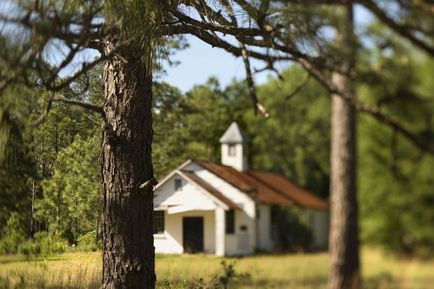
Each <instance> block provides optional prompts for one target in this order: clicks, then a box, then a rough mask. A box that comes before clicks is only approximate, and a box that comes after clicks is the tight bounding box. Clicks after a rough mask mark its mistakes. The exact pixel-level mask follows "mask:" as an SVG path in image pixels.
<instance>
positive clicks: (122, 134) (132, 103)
mask: <svg viewBox="0 0 434 289" xmlns="http://www.w3.org/2000/svg"><path fill="white" fill-rule="evenodd" d="M104 43H105V50H106V53H108V52H110V50H111V49H113V47H115V41H111V40H107V39H106V41H105V42H104ZM128 51H129V50H128V49H124V50H123V52H122V57H114V58H112V59H110V60H108V61H107V62H106V63H105V65H104V72H103V81H104V95H105V104H104V113H105V117H104V125H103V134H104V136H103V144H102V151H103V152H102V156H103V157H102V178H103V194H104V195H103V220H102V230H103V232H102V234H103V288H105V289H120V288H122V289H136V288H147V289H149V288H154V287H155V272H154V240H153V234H152V211H153V191H152V186H150V187H145V188H140V185H141V184H143V183H144V182H146V181H147V180H149V179H151V178H152V177H153V169H152V162H151V142H152V115H151V104H152V87H151V86H152V55H151V54H152V53H151V49H149V51H148V52H147V53H145V55H143V54H142V55H137V53H135V54H133V53H131V54H129V52H128ZM134 55H135V56H134Z"/></svg>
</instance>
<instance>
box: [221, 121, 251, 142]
mask: <svg viewBox="0 0 434 289" xmlns="http://www.w3.org/2000/svg"><path fill="white" fill-rule="evenodd" d="M246 140H247V139H246V137H245V136H244V134H243V133H242V132H241V130H240V128H239V127H238V124H237V123H236V122H235V121H234V122H232V124H231V125H230V126H229V128H228V129H227V130H226V132H225V133H224V134H223V136H222V137H221V138H220V143H244V142H246Z"/></svg>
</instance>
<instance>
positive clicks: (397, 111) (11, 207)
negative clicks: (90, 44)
mask: <svg viewBox="0 0 434 289" xmlns="http://www.w3.org/2000/svg"><path fill="white" fill-rule="evenodd" d="M390 45H391V44H390ZM393 48H394V49H386V50H381V51H377V52H376V53H374V54H372V53H370V54H366V57H364V55H363V54H362V59H361V61H360V62H359V67H358V76H359V77H358V78H359V85H358V88H357V89H358V94H359V96H360V97H362V98H363V99H364V101H366V102H368V103H369V102H372V103H374V104H377V105H379V106H381V107H382V108H383V109H385V110H386V111H388V112H390V113H391V114H392V115H395V116H398V117H399V119H400V120H401V121H402V122H403V123H406V124H408V125H409V126H410V127H411V128H412V129H414V130H415V131H418V129H419V128H425V127H427V125H429V124H432V123H433V114H432V112H433V111H434V110H433V106H434V104H433V102H432V99H433V98H432V93H433V92H434V83H433V82H432V75H434V63H433V62H432V61H430V60H428V59H426V58H424V57H422V56H419V55H414V57H412V58H409V57H408V56H406V55H408V53H405V49H406V48H405V47H403V46H400V45H397V44H395V46H394V47H393ZM373 55H374V56H373ZM99 72H100V71H99V69H96V70H95V71H93V72H92V73H91V74H90V82H89V83H87V82H84V81H77V82H76V83H74V85H73V86H72V90H73V91H70V93H71V97H72V98H74V97H75V98H77V99H80V98H83V99H87V100H88V99H91V100H92V102H94V103H101V101H102V81H101V79H100V73H99ZM280 78H281V79H279V78H277V77H270V78H269V79H268V81H267V82H266V83H265V84H262V85H260V86H259V87H258V94H259V96H260V98H261V99H262V100H263V103H264V105H265V106H266V107H267V108H268V110H269V111H270V113H271V115H272V117H271V118H270V119H268V120H264V119H263V118H261V117H258V116H255V115H254V113H253V110H252V109H251V100H250V98H249V94H248V91H247V87H246V86H245V84H244V83H242V82H238V81H233V82H232V83H231V84H230V85H228V86H227V87H221V86H220V85H219V82H218V80H217V79H214V78H211V79H209V81H208V82H207V83H205V84H202V85H198V86H195V87H194V88H193V89H191V90H190V91H188V92H186V93H182V92H181V91H180V90H179V89H177V88H176V87H172V86H170V85H169V84H167V83H163V82H158V83H155V84H154V143H153V158H154V159H153V161H154V169H155V172H156V176H157V178H161V177H163V176H164V174H166V173H168V172H169V171H170V170H172V169H174V168H175V167H176V166H178V165H179V164H181V163H182V162H184V161H185V160H186V159H189V158H195V159H206V160H211V161H215V162H219V161H220V144H219V141H218V139H219V137H220V136H221V135H222V133H223V132H224V131H225V129H226V128H227V127H228V125H229V124H230V123H231V122H232V121H234V120H235V121H237V122H238V123H239V124H240V126H241V127H242V128H243V130H244V131H245V133H246V135H247V136H248V138H249V159H250V165H251V167H253V168H255V169H263V170H270V171H274V172H278V173H281V174H283V175H285V176H287V177H288V178H289V179H292V180H293V181H294V182H296V183H298V184H299V185H301V186H303V187H305V188H307V189H308V190H310V191H312V192H314V193H315V194H317V195H319V196H321V197H323V198H328V188H329V157H330V156H329V151H330V148H329V146H330V144H329V143H330V99H329V98H328V97H327V95H328V92H327V91H325V90H324V89H323V88H322V87H321V86H320V85H318V84H317V83H316V82H315V81H314V80H313V79H307V78H306V75H305V72H303V71H302V70H301V69H299V68H295V67H290V68H289V69H288V70H286V71H285V72H284V73H283V74H282V75H281V77H280ZM304 82H306V84H305V85H304V86H302V87H301V86H300V83H304ZM84 88H88V90H87V91H86V90H85V89H84ZM82 91H86V92H85V93H84V94H83V93H81V92H82ZM16 93H20V94H22V95H26V94H28V95H31V94H32V93H35V92H34V91H28V90H26V89H22V90H19V91H13V92H10V93H9V94H10V95H6V97H4V98H3V99H1V100H0V101H2V102H4V103H3V105H5V104H7V105H14V106H20V111H22V112H23V111H24V113H25V114H26V115H27V116H28V118H29V119H32V118H33V117H35V116H37V115H39V114H40V113H41V109H39V108H40V107H44V106H43V104H41V103H29V102H26V103H25V104H24V102H23V103H17V102H16V98H14V94H16ZM391 95H393V97H390V96H391ZM430 98H431V100H429V99H430ZM29 99H31V98H30V97H29ZM24 105H25V107H24ZM1 117H3V118H8V117H9V116H8V115H4V114H3V115H1ZM358 118H359V124H358V156H359V164H358V167H359V170H358V186H359V202H360V207H361V233H362V239H363V241H364V242H365V243H371V244H378V245H382V246H383V247H385V248H387V249H391V250H394V251H397V252H400V253H406V254H420V255H429V254H431V253H432V252H434V231H433V230H432V224H434V210H433V209H432V206H433V205H434V191H433V188H434V177H433V173H432V168H433V167H434V158H433V157H432V156H430V155H428V154H425V153H423V152H422V151H420V150H418V149H417V148H415V147H414V146H413V145H412V144H410V143H409V142H408V141H406V140H405V139H404V138H402V137H400V136H399V135H398V134H397V133H396V132H395V131H394V130H393V129H392V128H390V127H386V126H384V125H382V124H379V123H378V122H376V121H375V120H373V119H372V118H370V117H369V116H366V115H362V114H360V115H359V117H358ZM9 122H10V123H12V124H13V125H12V126H11V127H10V129H8V130H7V133H8V134H9V137H8V138H7V145H6V150H5V151H4V152H3V156H2V159H1V162H0V190H1V192H0V198H1V199H0V237H1V239H0V251H1V252H2V253H16V252H22V253H28V254H31V253H35V254H39V253H43V254H49V253H52V252H58V251H62V250H64V249H65V247H66V246H68V245H69V246H78V247H79V248H80V249H83V250H94V249H97V248H98V246H99V243H100V241H99V239H100V234H99V224H100V213H99V212H100V194H101V188H100V182H99V171H100V168H99V161H98V160H99V154H100V151H99V148H100V143H101V136H100V133H99V131H100V129H99V128H100V126H101V120H100V118H99V116H98V115H96V114H93V113H89V112H87V111H84V110H83V109H81V108H78V107H73V106H67V105H63V104H62V103H56V104H53V108H52V111H51V113H50V114H49V115H48V116H47V118H46V120H45V121H44V122H43V123H42V124H40V125H39V126H36V127H34V128H31V127H22V124H20V123H19V122H18V121H16V120H14V119H9ZM5 131H6V130H1V128H0V133H5ZM427 137H431V136H427ZM282 223H283V224H292V223H293V221H292V220H291V216H289V217H288V219H286V220H282ZM289 233H290V232H289V231H288V234H289ZM280 237H281V238H283V239H284V240H287V241H288V242H293V243H294V242H295V243H297V242H301V241H302V240H301V241H300V240H291V239H289V238H286V239H285V236H283V237H282V236H280ZM286 237H288V236H286ZM293 245H294V244H293Z"/></svg>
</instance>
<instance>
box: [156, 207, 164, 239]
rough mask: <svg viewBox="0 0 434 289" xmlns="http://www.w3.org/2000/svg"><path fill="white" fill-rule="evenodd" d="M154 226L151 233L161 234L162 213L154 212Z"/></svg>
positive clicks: (162, 231) (162, 228) (162, 229)
mask: <svg viewBox="0 0 434 289" xmlns="http://www.w3.org/2000/svg"><path fill="white" fill-rule="evenodd" d="M153 218H154V224H153V233H154V234H163V233H164V211H154V216H153Z"/></svg>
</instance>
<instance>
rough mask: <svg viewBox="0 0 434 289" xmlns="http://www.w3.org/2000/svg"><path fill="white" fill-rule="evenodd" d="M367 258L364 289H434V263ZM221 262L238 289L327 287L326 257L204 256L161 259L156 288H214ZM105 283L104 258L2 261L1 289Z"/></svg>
mask: <svg viewBox="0 0 434 289" xmlns="http://www.w3.org/2000/svg"><path fill="white" fill-rule="evenodd" d="M362 256H363V257H362V272H363V277H364V283H363V284H364V289H431V288H433V287H432V284H434V269H433V268H434V260H428V261H421V260H416V259H400V258H397V257H394V256H392V255H385V254H383V253H382V252H381V251H379V250H374V249H364V250H362ZM222 260H226V262H229V263H232V262H234V264H235V271H236V273H237V274H241V275H243V274H244V275H245V276H248V278H240V279H239V280H236V281H235V282H234V283H233V284H234V285H235V287H233V288H276V289H277V288H282V289H317V288H325V284H326V282H327V275H328V261H329V260H328V254H326V253H315V254H287V255H257V256H250V257H244V258H224V259H223V258H219V257H215V256H212V255H205V254H199V255H181V256H180V255H157V257H156V271H157V288H159V289H163V288H164V289H180V288H195V287H191V286H193V285H194V284H196V285H197V284H199V283H200V282H202V283H200V284H202V285H203V284H213V282H214V281H215V278H217V277H216V276H221V275H222V274H223V273H224V270H223V268H222V266H221V264H220V263H221V261H222ZM244 275H243V276H244ZM100 281H101V255H100V253H99V252H95V253H78V252H74V253H65V254H62V255H57V256H53V257H49V258H45V259H44V258H39V259H31V260H27V259H26V258H25V257H23V256H3V257H0V289H12V288H14V289H15V288H16V289H18V288H23V289H24V288H35V289H39V288H41V289H47V288H50V289H54V288H57V289H63V288H68V289H78V288H91V289H92V288H99V287H100ZM198 282H199V283H198ZM202 285H201V286H202ZM207 286H208V285H207ZM204 288H212V287H204Z"/></svg>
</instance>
